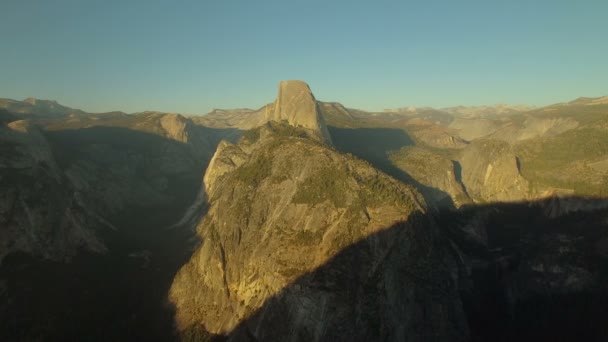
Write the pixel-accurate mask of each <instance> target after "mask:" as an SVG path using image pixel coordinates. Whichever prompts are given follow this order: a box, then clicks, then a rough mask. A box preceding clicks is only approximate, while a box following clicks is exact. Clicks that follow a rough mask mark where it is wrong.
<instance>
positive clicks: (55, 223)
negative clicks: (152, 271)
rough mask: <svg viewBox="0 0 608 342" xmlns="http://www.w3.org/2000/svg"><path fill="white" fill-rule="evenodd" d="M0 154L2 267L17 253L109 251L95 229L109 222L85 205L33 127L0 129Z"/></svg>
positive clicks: (20, 124)
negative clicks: (7, 257) (6, 259)
mask: <svg viewBox="0 0 608 342" xmlns="http://www.w3.org/2000/svg"><path fill="white" fill-rule="evenodd" d="M0 151H1V152H2V153H0V185H1V188H2V189H3V190H2V192H0V263H1V261H2V259H3V258H4V257H5V256H6V255H7V254H10V253H13V252H16V251H21V252H27V253H31V254H34V255H38V256H42V257H45V258H50V259H59V260H64V259H67V258H69V257H71V256H73V255H74V254H75V253H76V252H77V250H78V249H79V248H81V247H82V248H84V249H88V250H90V251H96V252H101V251H104V250H105V245H104V244H103V242H102V241H100V240H99V238H98V237H97V235H96V233H95V231H96V230H98V229H102V228H105V229H108V228H112V226H111V224H109V223H108V222H106V221H105V220H104V219H102V218H101V217H100V216H98V215H97V214H96V213H95V212H94V211H93V210H91V209H90V208H88V207H87V206H86V204H84V203H83V199H82V196H81V194H80V193H78V192H77V191H76V190H75V189H74V188H73V187H72V186H71V184H69V182H68V180H67V179H66V177H65V176H64V174H63V173H62V171H61V170H60V168H59V167H58V165H57V162H56V160H55V156H54V155H53V153H52V151H51V147H50V145H49V143H48V142H47V140H46V139H45V137H44V136H43V135H42V134H41V132H40V131H39V130H38V129H37V128H36V127H35V126H33V125H32V124H31V123H29V122H28V121H25V120H17V121H12V122H10V123H8V124H6V125H4V126H0Z"/></svg>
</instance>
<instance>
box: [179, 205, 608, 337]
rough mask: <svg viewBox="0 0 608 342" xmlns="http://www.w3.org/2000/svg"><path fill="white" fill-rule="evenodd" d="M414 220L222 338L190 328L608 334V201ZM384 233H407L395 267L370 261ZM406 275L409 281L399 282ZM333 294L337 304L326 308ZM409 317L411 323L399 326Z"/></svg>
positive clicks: (254, 332)
mask: <svg viewBox="0 0 608 342" xmlns="http://www.w3.org/2000/svg"><path fill="white" fill-rule="evenodd" d="M410 220H412V221H415V223H414V222H411V221H410ZM410 220H408V222H400V223H396V224H395V225H393V226H391V227H388V228H387V229H384V230H381V231H380V232H378V233H374V234H372V235H370V236H368V237H367V238H365V239H364V240H361V241H358V242H356V243H354V244H352V245H350V246H348V247H346V248H344V249H343V250H341V251H340V252H339V253H338V254H336V255H335V256H334V257H333V258H331V259H330V260H329V261H328V262H327V263H325V264H323V265H321V266H320V267H318V268H317V269H315V270H314V271H312V272H309V273H306V274H303V275H301V276H299V277H298V278H297V279H296V280H295V281H293V282H292V283H291V284H290V285H288V286H287V287H285V288H284V289H283V290H281V291H280V292H279V293H278V294H276V295H274V296H272V297H270V298H268V299H267V300H266V301H265V303H264V305H263V306H262V307H261V308H260V309H259V310H256V311H255V312H253V313H252V314H251V315H250V316H248V317H247V318H246V319H244V320H243V321H242V322H241V323H240V324H239V325H238V326H237V327H236V328H235V329H234V330H232V331H231V332H229V333H227V334H226V335H224V336H217V335H216V336H214V335H211V334H208V333H207V332H206V331H205V327H204V326H202V325H201V326H198V325H194V326H191V327H190V328H189V329H186V330H185V331H183V332H182V337H183V338H184V339H185V340H194V341H196V340H205V339H209V340H230V341H282V340H294V341H309V340H323V341H335V340H339V341H370V340H375V341H386V340H402V339H404V338H405V339H407V340H419V341H440V340H441V341H445V340H471V341H487V340H496V341H522V340H523V341H538V340H556V341H573V340H580V339H583V340H586V341H605V340H606V339H607V338H608V328H607V327H606V325H605V324H604V323H605V322H604V319H605V317H606V315H607V314H608V288H607V287H606V285H605V284H606V281H607V280H608V205H607V201H606V200H603V199H584V198H576V197H572V198H550V199H546V200H539V201H534V202H520V203H508V204H501V203H498V204H489V205H482V206H469V207H466V208H463V209H461V210H459V211H457V212H454V211H447V210H446V211H441V212H439V214H438V215H433V217H431V216H428V215H427V216H423V215H413V216H411V218H410ZM420 223H423V224H420ZM435 225H436V227H438V228H439V229H438V230H435V229H434V228H433V226H435ZM379 241H380V242H384V243H387V245H390V243H388V242H390V241H397V243H395V244H394V245H393V247H392V248H389V249H387V254H386V260H387V262H386V265H389V264H390V265H391V266H390V267H378V268H376V269H373V268H367V267H368V264H367V263H368V262H369V255H370V247H371V246H374V245H376V246H377V245H378V242H379ZM203 243H205V242H203ZM380 245H382V243H380ZM440 261H442V262H440ZM395 265H397V266H396V267H395ZM395 279H400V280H401V281H399V282H397V283H392V284H391V281H395ZM319 298H322V299H323V300H319ZM324 302H329V303H332V305H328V306H324V305H319V303H324ZM387 307H392V308H393V309H392V310H389V312H391V313H393V314H394V315H395V316H394V317H392V318H395V317H400V319H405V321H401V322H400V324H401V325H399V324H397V325H391V323H390V321H391V317H388V316H384V315H383V312H386V308H387ZM328 312H330V313H331V314H328ZM326 318H329V320H326ZM408 323H409V324H411V325H410V326H409V328H405V329H404V330H399V329H390V328H389V327H393V328H394V327H397V326H401V327H404V326H408ZM447 331H450V332H451V334H446V332H447ZM404 333H405V334H404Z"/></svg>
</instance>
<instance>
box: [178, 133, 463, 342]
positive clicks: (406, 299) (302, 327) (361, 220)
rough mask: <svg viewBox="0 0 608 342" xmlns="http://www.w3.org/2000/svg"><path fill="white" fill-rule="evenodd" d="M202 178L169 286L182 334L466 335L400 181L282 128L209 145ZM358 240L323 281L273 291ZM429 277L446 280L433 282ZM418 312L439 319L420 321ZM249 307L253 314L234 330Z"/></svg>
mask: <svg viewBox="0 0 608 342" xmlns="http://www.w3.org/2000/svg"><path fill="white" fill-rule="evenodd" d="M205 180H206V186H207V189H208V195H209V201H210V207H209V210H208V213H207V215H206V216H205V218H204V219H203V220H202V222H201V223H200V224H199V225H198V227H197V232H198V234H199V236H200V237H201V240H202V245H201V246H200V247H199V248H198V249H197V251H196V252H195V253H194V255H193V256H192V258H191V260H190V262H189V263H188V264H186V265H185V266H184V267H183V268H182V269H181V270H180V271H179V273H178V274H177V276H176V277H175V279H174V283H173V285H172V287H171V291H170V298H171V301H172V302H173V303H174V305H175V308H176V320H177V324H178V328H179V329H180V330H181V331H182V336H183V337H185V338H196V337H197V336H198V337H200V335H197V334H201V331H203V330H207V331H210V332H212V333H215V334H230V333H232V335H230V337H231V338H233V339H235V340H242V339H243V338H244V336H246V335H248V336H249V338H250V339H252V340H269V339H272V340H283V341H287V340H302V341H304V340H306V341H320V340H328V339H336V338H338V339H343V340H353V339H355V340H356V339H367V338H370V339H389V340H401V339H404V338H406V339H407V338H416V337H418V338H419V337H420V336H436V337H437V338H443V339H446V338H449V339H452V340H460V339H463V338H465V337H466V325H465V324H464V323H463V321H462V317H463V316H462V311H461V310H462V309H461V307H460V305H459V300H458V298H457V294H456V286H455V284H454V282H453V281H454V280H453V278H452V275H451V273H450V272H452V271H454V269H455V267H456V266H455V265H454V264H453V262H452V261H451V259H450V258H449V257H448V255H446V254H445V253H443V252H442V251H443V249H441V248H438V249H435V248H434V247H433V246H438V245H442V242H441V239H440V237H439V236H438V235H437V230H436V229H437V228H436V227H435V226H434V225H433V224H432V222H431V221H430V220H429V219H428V217H425V216H424V213H425V211H426V209H425V205H424V203H423V202H422V201H421V199H420V198H421V197H420V195H418V194H417V193H416V191H415V190H413V189H412V188H411V187H409V186H406V185H404V184H403V183H399V182H397V181H395V180H394V179H392V178H390V177H388V176H386V175H385V174H382V173H380V172H378V171H377V170H375V169H374V168H373V167H371V166H370V165H369V164H367V163H365V162H363V161H360V160H357V159H354V158H352V157H348V156H346V155H341V154H339V153H337V152H335V151H334V150H332V149H330V148H328V147H327V146H325V145H323V144H320V143H318V142H315V141H314V140H310V139H309V138H308V137H307V135H306V132H304V131H301V130H299V129H296V128H294V127H292V126H288V125H286V124H285V123H269V124H268V125H266V126H264V127H262V128H260V129H258V130H255V131H251V132H249V133H248V134H246V135H245V136H244V137H243V139H242V140H241V142H240V143H239V144H238V145H230V144H222V145H220V148H218V151H217V152H216V155H215V156H214V157H213V161H212V162H211V164H210V167H209V169H208V170H207V173H206V175H205ZM395 225H397V227H399V229H389V228H390V227H395ZM381 232H386V234H385V235H381V234H380V233H381ZM374 236H376V237H375V238H374ZM422 236H424V238H423V237H422ZM366 238H367V239H366ZM360 241H364V242H361V246H360V248H357V250H356V252H353V253H352V254H348V256H347V257H343V258H339V260H340V261H334V263H337V264H338V265H337V266H336V267H335V268H332V271H331V272H330V274H328V275H327V276H326V277H324V278H318V279H310V280H309V281H305V282H299V283H298V284H300V285H298V286H297V287H296V288H291V290H290V291H289V292H288V293H283V294H281V296H280V297H276V298H273V296H275V295H277V294H279V293H280V292H281V290H283V289H284V288H286V287H287V286H288V285H289V284H290V283H292V282H294V281H296V280H297V279H299V278H300V277H303V276H305V275H306V274H308V273H310V272H312V271H314V270H315V269H316V268H318V267H320V266H321V265H323V264H325V263H327V262H328V261H330V260H332V259H333V258H334V257H336V255H338V254H339V253H340V252H341V251H342V250H343V249H344V248H346V247H348V246H350V245H352V244H355V243H357V242H360ZM440 250H441V251H440ZM419 253H422V254H419ZM422 255H424V257H423V256H422ZM423 260H424V261H423ZM416 264H417V265H416ZM408 265H409V266H408ZM414 265H416V266H414ZM405 270H407V271H405ZM436 282H437V283H441V282H443V284H446V286H445V287H442V288H441V289H434V287H433V284H436ZM427 296H435V297H433V298H435V299H434V300H430V298H431V297H427ZM397 298H398V299H397ZM431 303H432V304H431ZM262 308H263V312H256V311H257V310H261V309H262ZM421 311H425V312H427V314H428V315H438V316H441V317H442V320H441V323H437V324H436V325H434V324H428V323H426V322H423V320H424V318H423V316H420V315H417V314H415V313H416V312H421ZM254 314H255V315H256V317H263V318H260V319H257V320H254V321H253V322H249V323H247V325H246V326H241V327H239V324H240V323H242V322H243V321H244V320H245V319H246V318H248V317H251V315H254ZM235 329H236V330H235ZM243 334H244V335H243Z"/></svg>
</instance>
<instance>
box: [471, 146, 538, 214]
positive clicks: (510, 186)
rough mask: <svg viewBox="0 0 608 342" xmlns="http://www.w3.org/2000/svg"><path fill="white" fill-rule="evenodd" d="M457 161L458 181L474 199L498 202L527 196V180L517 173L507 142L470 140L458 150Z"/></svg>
mask: <svg viewBox="0 0 608 342" xmlns="http://www.w3.org/2000/svg"><path fill="white" fill-rule="evenodd" d="M459 162H460V164H461V166H462V183H463V184H464V186H465V188H466V191H467V193H468V194H469V196H471V198H473V199H474V200H476V201H484V202H494V201H499V202H500V201H520V200H525V199H527V198H528V195H529V184H528V181H527V180H526V179H525V178H523V177H522V176H521V173H520V169H519V160H518V158H517V156H515V154H514V153H513V150H512V148H511V146H510V145H509V144H508V143H505V142H501V141H497V140H482V141H477V142H473V143H471V144H470V145H469V146H467V147H466V148H465V149H464V150H463V151H462V154H461V156H460V158H459Z"/></svg>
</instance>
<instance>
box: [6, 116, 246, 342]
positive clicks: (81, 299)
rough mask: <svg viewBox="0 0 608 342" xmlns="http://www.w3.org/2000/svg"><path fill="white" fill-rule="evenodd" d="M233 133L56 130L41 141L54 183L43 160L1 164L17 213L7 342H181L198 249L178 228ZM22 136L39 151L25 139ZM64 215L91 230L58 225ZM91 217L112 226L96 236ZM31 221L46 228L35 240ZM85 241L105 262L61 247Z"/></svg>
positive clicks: (12, 220) (83, 249)
mask: <svg viewBox="0 0 608 342" xmlns="http://www.w3.org/2000/svg"><path fill="white" fill-rule="evenodd" d="M9 120H10V118H9ZM234 131H235V130H220V129H208V128H204V127H192V128H191V130H190V131H189V134H190V135H189V139H190V140H189V141H188V142H182V141H176V140H175V139H170V138H168V137H165V136H161V135H159V134H153V133H150V132H145V131H138V130H135V129H131V128H129V127H107V126H96V127H82V128H73V127H72V128H70V129H59V128H58V127H55V128H54V129H53V130H52V131H41V133H40V134H39V136H40V139H44V140H45V141H46V142H47V145H44V146H43V147H45V148H46V150H44V151H43V152H44V153H46V154H45V156H47V157H48V158H49V159H50V160H52V164H53V165H55V169H56V170H55V171H56V172H55V173H53V174H52V177H51V176H49V172H48V170H47V169H48V165H47V164H48V163H45V164H43V163H36V159H35V157H36V156H38V155H40V153H41V152H39V151H38V150H33V152H29V151H30V150H31V148H30V150H28V149H24V148H21V149H20V150H17V149H15V151H24V152H21V153H22V154H23V156H22V155H20V154H17V153H16V152H12V153H11V154H10V155H3V156H2V157H3V158H0V159H2V161H7V162H5V163H4V164H3V165H2V168H1V169H0V175H1V176H2V178H1V181H0V184H2V186H3V193H2V194H1V195H0V199H1V200H2V201H3V203H4V204H5V203H8V204H9V205H4V204H3V206H2V210H3V211H0V234H2V236H3V239H5V241H3V242H6V243H8V245H7V246H8V248H9V251H12V252H10V253H11V254H9V255H8V256H7V257H6V258H5V259H4V260H2V264H1V266H0V322H2V323H1V324H0V339H1V340H5V341H30V340H44V341H52V340H63V341H70V340H73V341H80V340H82V339H83V338H85V337H86V339H87V340H99V341H108V340H158V341H166V340H172V339H173V338H174V334H173V330H174V329H173V311H172V308H171V306H170V305H169V304H168V302H167V300H166V293H167V291H168V289H169V286H170V284H171V281H172V279H173V277H174V274H175V272H176V271H177V270H178V269H179V268H180V267H181V266H182V265H183V263H185V262H186V261H187V260H188V259H189V257H190V255H191V253H192V251H193V248H194V246H195V245H196V243H197V239H196V237H195V236H194V233H193V232H192V231H191V230H189V229H186V228H183V227H173V228H171V227H172V225H173V224H174V223H176V222H177V221H179V220H180V219H181V218H182V216H183V215H184V212H185V211H186V210H187V209H188V207H189V205H191V204H192V202H193V201H194V198H195V197H196V195H197V192H199V190H200V187H201V179H202V171H203V170H204V168H205V167H206V164H207V163H208V159H209V158H210V156H211V154H212V152H213V151H214V150H215V148H216V145H217V143H218V142H219V140H220V139H221V138H222V137H224V136H227V135H228V136H233V135H235V132H234ZM36 132H38V130H37V131H36ZM14 134H19V137H21V136H22V137H23V139H24V141H25V142H29V141H30V140H31V139H30V138H29V135H31V133H28V132H27V131H24V132H17V133H14ZM193 139H196V140H194V141H195V143H190V142H192V141H193ZM9 143H10V142H9ZM17 143H20V141H17ZM22 145H23V144H22ZM17 146H20V145H17ZM24 146H26V147H27V146H29V145H24ZM206 146H208V149H209V150H207V151H205V150H204V149H203V148H204V147H206ZM34 147H36V148H39V147H38V145H35V146H34ZM201 147H203V148H201ZM39 149H40V148H39ZM28 153H30V154H32V155H33V156H34V157H30V156H29V154H28ZM4 158H6V159H4ZM19 158H21V159H19ZM22 160H23V161H22ZM30 160H32V162H31V163H30V164H27V163H26V162H30ZM12 163H14V165H15V166H14V167H13V164H12ZM24 165H25V166H27V167H24ZM12 175H14V177H13V176H12ZM47 183H49V184H51V185H53V186H52V187H51V186H47V187H45V186H44V185H45V184H47ZM74 198H77V199H78V202H77V201H76V200H75V199H74ZM11 203H12V204H11ZM64 203H67V204H66V205H72V207H68V208H69V209H68V210H71V211H67V210H66V209H63V207H62V205H63V204H64ZM74 203H76V206H75V205H74ZM203 204H204V203H203ZM74 208H75V209H74ZM199 210H200V211H201V212H202V213H204V210H205V207H204V205H203V206H201V207H200V208H199ZM64 213H67V214H66V215H72V213H75V215H79V216H76V217H77V218H80V217H82V218H84V219H83V221H82V222H83V224H82V225H79V224H80V221H70V220H66V219H55V218H54V217H55V216H59V215H62V214H64ZM53 215H54V216H53ZM70 217H72V216H70ZM90 217H95V218H101V219H103V220H104V221H105V222H107V226H104V227H103V228H99V227H96V226H93V225H91V224H88V225H87V224H86V223H87V222H90V221H86V219H87V218H90ZM27 219H29V220H32V219H33V220H35V221H34V223H37V222H43V223H44V224H45V225H44V226H41V225H38V224H32V227H31V229H32V231H31V232H28V231H27V230H28V229H29V227H28V226H26V224H25V223H24V222H28V221H27ZM29 222H31V221H29ZM15 227H16V228H18V229H20V230H18V231H16V232H15V233H14V234H13V233H12V232H13V228H15ZM80 230H87V231H89V232H91V234H94V235H95V237H96V239H97V240H98V241H100V242H101V243H102V244H103V246H104V249H103V251H101V252H97V253H91V252H90V251H88V248H87V246H86V245H84V246H82V245H80V246H78V245H77V246H75V247H74V248H73V250H72V249H68V248H67V247H65V246H64V247H61V246H62V245H61V243H63V242H62V241H64V240H66V239H69V238H70V237H71V236H73V235H75V234H78V232H79V231H80ZM74 232H76V233H74ZM11 234H12V235H11ZM13 237H15V239H13ZM26 239H29V240H26ZM12 241H15V242H12ZM23 241H26V242H27V244H25V243H24V242H23ZM56 246H59V247H57V248H55V247H56ZM60 247H61V248H60ZM15 250H16V251H24V252H14V251H15ZM49 255H50V256H49Z"/></svg>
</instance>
